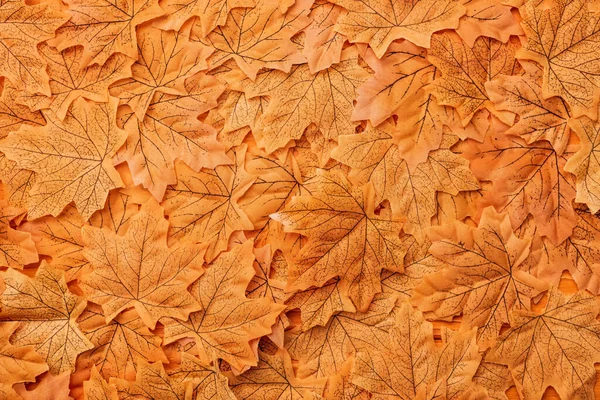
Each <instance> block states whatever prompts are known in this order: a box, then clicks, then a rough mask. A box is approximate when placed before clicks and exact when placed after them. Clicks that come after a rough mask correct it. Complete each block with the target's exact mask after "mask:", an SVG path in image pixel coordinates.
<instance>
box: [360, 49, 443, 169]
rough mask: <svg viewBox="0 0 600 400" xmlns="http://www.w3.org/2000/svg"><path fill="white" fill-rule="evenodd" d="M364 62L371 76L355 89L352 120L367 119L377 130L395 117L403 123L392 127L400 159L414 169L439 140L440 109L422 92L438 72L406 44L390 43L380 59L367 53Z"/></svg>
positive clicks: (430, 96)
mask: <svg viewBox="0 0 600 400" xmlns="http://www.w3.org/2000/svg"><path fill="white" fill-rule="evenodd" d="M365 60H366V61H367V63H369V65H370V66H371V68H373V69H374V71H375V74H374V75H373V76H372V77H370V78H369V80H367V82H366V83H365V84H364V85H362V86H360V87H359V88H358V98H357V99H356V107H355V108H354V111H353V112H352V119H354V120H365V119H368V120H370V121H371V123H372V124H373V126H378V125H380V124H381V123H383V122H384V121H385V120H386V119H388V118H389V117H391V116H392V115H398V118H399V119H400V120H401V121H403V123H402V124H398V125H397V127H396V128H397V129H398V131H399V132H398V139H399V140H398V145H399V147H400V155H401V156H402V158H404V159H405V160H407V162H408V163H409V165H411V166H416V164H419V163H421V162H423V161H425V160H426V159H427V154H428V153H429V151H431V150H435V149H437V148H438V147H439V145H440V143H441V140H442V121H443V117H445V115H443V114H444V109H443V107H440V106H438V105H437V102H436V101H435V99H434V98H433V96H432V95H431V94H428V93H426V92H425V90H424V88H425V86H426V85H428V84H429V83H431V81H432V80H433V79H434V78H435V76H436V74H437V75H439V72H437V70H436V68H435V67H434V66H433V65H431V64H430V63H429V61H427V60H426V59H425V51H424V50H423V49H421V48H419V47H416V46H415V45H413V44H412V43H410V42H407V41H403V42H402V43H392V44H391V45H390V48H389V50H388V52H386V54H385V55H384V56H383V57H382V58H381V59H378V58H377V57H376V56H375V54H374V53H373V51H372V50H368V51H367V53H366V54H365Z"/></svg>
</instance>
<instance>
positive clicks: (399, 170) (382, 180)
mask: <svg viewBox="0 0 600 400" xmlns="http://www.w3.org/2000/svg"><path fill="white" fill-rule="evenodd" d="M397 136H398V131H397V130H396V127H395V126H394V125H392V124H391V123H384V124H381V125H380V126H378V127H377V128H373V127H372V126H371V125H367V129H366V131H365V132H364V133H361V134H358V135H349V136H343V137H341V138H340V140H339V142H340V145H339V146H338V147H337V148H336V149H335V151H334V152H333V154H332V155H333V157H334V158H335V159H336V160H339V161H340V162H341V163H343V164H346V165H348V166H350V167H351V168H352V169H351V172H350V174H349V177H350V179H351V180H352V181H353V182H354V183H356V184H363V185H364V184H366V183H367V182H372V183H373V188H374V191H375V203H376V204H378V203H380V202H381V201H383V200H389V201H390V203H391V206H392V210H393V211H394V213H396V214H398V215H401V216H404V217H405V218H406V223H405V224H404V228H403V229H404V231H405V232H407V233H410V234H411V235H413V236H416V237H417V239H418V240H419V242H422V241H423V240H424V230H425V229H426V228H427V227H429V226H430V225H431V218H432V217H433V215H434V214H435V207H436V204H435V194H436V191H438V190H439V191H445V192H448V193H451V194H458V192H459V191H461V190H475V189H478V188H479V183H478V182H477V180H476V179H475V177H474V176H473V174H472V173H471V171H470V170H469V168H468V167H467V162H466V160H464V159H461V157H460V156H458V155H457V154H454V153H453V152H452V151H451V150H450V147H451V146H452V145H453V144H454V142H455V141H456V138H453V137H452V136H451V135H445V137H443V138H442V140H443V143H442V144H441V148H440V149H438V150H436V151H433V152H430V153H429V156H428V159H427V161H426V162H423V163H421V164H419V165H417V167H416V169H412V168H410V167H409V165H408V164H407V162H406V161H405V160H403V159H402V157H401V156H400V155H399V154H398V153H399V148H398V146H397V145H396V143H397V142H398V141H399V139H398V138H397Z"/></svg>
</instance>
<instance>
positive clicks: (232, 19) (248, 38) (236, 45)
mask: <svg viewBox="0 0 600 400" xmlns="http://www.w3.org/2000/svg"><path fill="white" fill-rule="evenodd" d="M255 3H256V4H255V5H254V7H251V8H236V9H233V10H231V11H230V12H229V16H228V18H227V21H226V22H225V24H223V26H220V27H219V28H218V29H215V30H214V31H212V32H210V33H208V34H207V35H206V38H204V39H202V38H199V39H200V40H201V41H202V42H203V43H205V44H206V45H210V46H212V47H213V48H214V49H215V52H214V53H213V54H212V55H211V56H210V58H209V62H210V64H211V66H212V67H217V66H219V65H221V64H223V63H224V62H225V61H227V60H229V59H233V60H235V62H236V63H237V65H238V66H239V67H240V69H241V70H242V71H244V73H245V74H246V75H247V76H248V77H249V78H250V79H251V80H255V79H256V73H257V72H258V70H259V69H261V68H274V69H279V70H281V71H284V72H289V70H290V67H291V66H292V64H299V63H302V62H303V61H304V57H303V56H302V54H301V53H300V52H299V51H298V49H297V48H296V46H295V45H294V44H293V43H292V42H291V40H290V38H291V37H292V36H293V35H294V34H295V33H296V32H298V31H299V30H300V29H302V28H304V27H305V26H306V25H308V23H309V21H310V20H309V19H308V17H307V15H308V13H309V12H310V6H311V4H312V1H311V0H296V2H295V3H294V5H293V6H292V7H291V8H290V9H288V10H287V12H286V13H285V14H283V13H282V12H281V11H280V10H279V5H278V4H277V2H276V1H272V0H256V1H255ZM192 29H193V28H192ZM193 32H194V30H192V33H193ZM202 36H203V35H202Z"/></svg>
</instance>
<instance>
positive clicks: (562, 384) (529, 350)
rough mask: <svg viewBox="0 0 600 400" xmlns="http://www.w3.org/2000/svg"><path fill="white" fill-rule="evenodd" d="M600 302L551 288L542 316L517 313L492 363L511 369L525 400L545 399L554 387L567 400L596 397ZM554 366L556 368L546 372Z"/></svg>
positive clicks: (599, 344) (599, 342) (491, 356)
mask: <svg viewBox="0 0 600 400" xmlns="http://www.w3.org/2000/svg"><path fill="white" fill-rule="evenodd" d="M597 315H598V302H597V301H596V298H595V297H593V296H591V295H589V294H587V293H585V292H578V293H575V294H572V295H563V294H562V293H561V292H560V291H559V290H558V289H555V288H553V289H551V290H550V295H549V297H548V304H547V305H546V309H545V310H544V311H543V313H541V314H535V313H532V312H528V311H525V310H515V311H513V313H512V315H511V324H510V325H511V328H510V329H509V330H508V331H507V332H505V333H504V334H503V335H502V336H500V338H499V339H498V343H497V344H496V347H495V348H494V349H493V351H492V353H491V354H490V360H491V361H495V362H498V363H501V364H504V365H508V367H509V369H510V370H511V373H512V376H513V378H514V382H515V384H516V386H517V390H518V391H519V393H520V395H521V397H523V398H529V399H534V400H537V399H541V398H542V395H543V394H544V392H545V391H546V389H547V388H548V386H552V387H553V388H554V389H555V390H556V391H557V392H558V394H559V395H560V397H561V398H563V399H568V398H582V399H583V398H593V397H594V394H593V386H594V382H595V377H596V371H595V369H594V363H595V362H598V361H597V360H598V359H599V357H600V355H599V354H598V348H599V347H598V346H600V322H598V321H597V320H596V316H597ZM549 365H552V366H553V368H545V367H546V366H549Z"/></svg>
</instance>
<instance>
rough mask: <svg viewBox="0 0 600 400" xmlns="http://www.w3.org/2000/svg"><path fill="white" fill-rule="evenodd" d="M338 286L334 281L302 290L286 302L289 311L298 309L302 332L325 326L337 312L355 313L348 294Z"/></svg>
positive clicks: (336, 280) (338, 282)
mask: <svg viewBox="0 0 600 400" xmlns="http://www.w3.org/2000/svg"><path fill="white" fill-rule="evenodd" d="M340 286H341V285H340V279H334V280H331V281H329V282H327V283H325V285H323V286H322V287H318V288H314V289H307V290H303V291H301V292H298V293H297V294H295V295H294V296H292V297H291V298H289V299H288V300H286V305H287V306H288V308H289V309H293V308H299V309H300V313H301V316H302V330H303V331H307V330H309V329H310V328H312V327H315V326H317V325H321V326H324V325H326V324H327V321H329V318H331V316H332V315H333V314H336V313H338V312H342V311H347V312H356V308H355V307H354V305H353V304H352V302H351V301H350V299H349V298H348V294H346V293H343V288H341V287H340Z"/></svg>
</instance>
